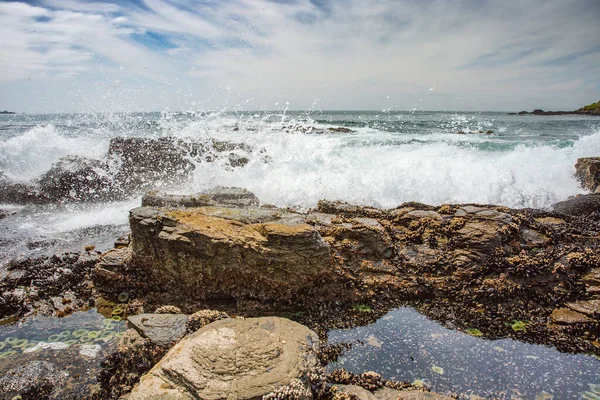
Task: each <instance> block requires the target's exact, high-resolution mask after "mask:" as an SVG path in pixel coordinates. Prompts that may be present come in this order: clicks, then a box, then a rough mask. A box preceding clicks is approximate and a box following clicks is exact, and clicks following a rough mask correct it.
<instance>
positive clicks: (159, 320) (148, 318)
mask: <svg viewBox="0 0 600 400" xmlns="http://www.w3.org/2000/svg"><path fill="white" fill-rule="evenodd" d="M187 321H188V317H187V315H183V314H140V315H133V316H130V317H128V318H127V324H128V326H129V327H130V328H133V329H135V330H136V331H138V333H139V334H140V335H141V336H142V337H145V338H147V339H150V341H151V342H152V343H155V344H157V345H159V346H163V347H171V345H172V344H173V343H174V342H178V341H179V340H180V339H181V338H182V337H183V335H185V327H186V323H187Z"/></svg>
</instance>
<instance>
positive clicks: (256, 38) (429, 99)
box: [0, 0, 600, 112]
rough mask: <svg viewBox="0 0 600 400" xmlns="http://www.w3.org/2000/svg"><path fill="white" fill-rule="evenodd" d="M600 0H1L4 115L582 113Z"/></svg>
mask: <svg viewBox="0 0 600 400" xmlns="http://www.w3.org/2000/svg"><path fill="white" fill-rule="evenodd" d="M598 21H600V2H599V1H597V0H573V1H564V0H539V1H533V0H520V1H516V0H506V1H490V0H465V1H460V0H456V1H445V0H444V1H442V0H427V1H417V0H406V1H394V0H378V1H369V0H278V1H260V0H229V1H228V0H205V1H186V0H132V1H82V0H38V1H28V2H7V1H3V2H0V37H2V42H1V43H0V109H12V110H16V111H23V112H62V111H79V112H93V111H151V110H152V111H161V110H167V109H170V110H208V109H229V110H260V109H283V108H289V109H375V110H383V109H400V110H411V109H417V110H499V111H501V110H502V111H509V110H515V111H519V110H522V109H527V110H531V109H533V108H544V109H554V110H558V109H575V108H578V107H579V106H581V105H583V104H587V103H590V102H593V101H598V100H600V45H598V37H600V23H599V22H598Z"/></svg>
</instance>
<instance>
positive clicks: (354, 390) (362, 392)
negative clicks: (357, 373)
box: [334, 384, 377, 400]
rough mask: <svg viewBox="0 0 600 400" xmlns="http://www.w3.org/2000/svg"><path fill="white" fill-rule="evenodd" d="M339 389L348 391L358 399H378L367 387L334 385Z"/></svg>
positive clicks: (347, 392) (339, 390)
mask: <svg viewBox="0 0 600 400" xmlns="http://www.w3.org/2000/svg"><path fill="white" fill-rule="evenodd" d="M334 386H335V387H336V388H337V389H338V390H337V392H341V393H346V394H348V395H350V396H356V398H357V399H358V400H377V397H375V395H374V394H373V393H371V392H369V391H368V390H367V389H365V388H362V387H360V386H357V385H339V384H335V385H334Z"/></svg>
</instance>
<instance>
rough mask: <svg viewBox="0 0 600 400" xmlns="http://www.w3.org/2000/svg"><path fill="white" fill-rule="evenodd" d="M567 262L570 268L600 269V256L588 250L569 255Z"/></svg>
mask: <svg viewBox="0 0 600 400" xmlns="http://www.w3.org/2000/svg"><path fill="white" fill-rule="evenodd" d="M567 261H568V262H569V265H570V266H572V267H574V268H579V269H586V268H590V267H599V266H600V255H599V254H598V252H597V251H594V250H592V249H589V248H587V249H585V250H584V251H578V252H573V253H569V254H567Z"/></svg>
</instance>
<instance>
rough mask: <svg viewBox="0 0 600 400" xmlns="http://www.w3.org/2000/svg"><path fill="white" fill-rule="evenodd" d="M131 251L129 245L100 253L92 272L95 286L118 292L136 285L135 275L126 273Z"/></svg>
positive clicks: (114, 292)
mask: <svg viewBox="0 0 600 400" xmlns="http://www.w3.org/2000/svg"><path fill="white" fill-rule="evenodd" d="M131 253H132V250H131V247H119V248H116V249H112V250H109V251H107V252H106V253H104V254H102V255H101V256H100V259H99V260H98V263H97V264H96V266H95V268H94V270H93V273H92V280H93V282H94V284H95V285H96V287H97V288H101V289H102V290H103V291H104V292H108V293H113V294H118V293H121V292H126V291H128V290H129V289H131V288H132V287H135V286H137V284H138V282H136V280H135V277H130V276H129V274H128V269H129V264H130V262H131Z"/></svg>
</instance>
